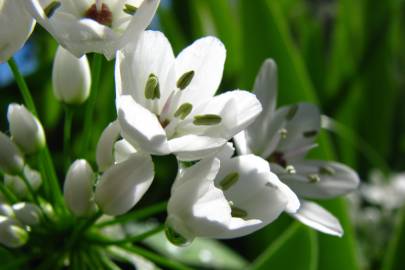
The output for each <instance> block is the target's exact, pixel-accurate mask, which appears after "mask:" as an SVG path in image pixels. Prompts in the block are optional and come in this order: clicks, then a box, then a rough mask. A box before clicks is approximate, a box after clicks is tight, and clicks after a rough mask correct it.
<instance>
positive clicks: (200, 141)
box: [169, 135, 226, 161]
mask: <svg viewBox="0 0 405 270" xmlns="http://www.w3.org/2000/svg"><path fill="white" fill-rule="evenodd" d="M225 143H226V140H225V139H222V138H213V137H207V136H197V135H186V136H182V137H179V138H175V139H171V140H170V141H169V147H170V150H171V152H173V153H174V154H175V155H176V156H177V158H178V159H179V160H182V161H192V160H199V159H202V158H205V157H208V156H213V155H215V153H217V152H218V151H219V150H220V149H221V147H222V146H223V145H224V144H225Z"/></svg>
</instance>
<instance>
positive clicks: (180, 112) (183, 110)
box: [174, 103, 193, 120]
mask: <svg viewBox="0 0 405 270" xmlns="http://www.w3.org/2000/svg"><path fill="white" fill-rule="evenodd" d="M192 109H193V105H191V104H190V103H183V104H182V105H181V106H180V107H179V108H178V109H177V111H176V112H175V113H174V117H178V118H180V119H181V120H184V119H185V118H186V117H187V115H189V114H190V112H191V110H192Z"/></svg>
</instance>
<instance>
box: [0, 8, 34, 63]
mask: <svg viewBox="0 0 405 270" xmlns="http://www.w3.org/2000/svg"><path fill="white" fill-rule="evenodd" d="M0 25H1V27H0V37H1V38H0V63H1V62H4V61H7V60H8V59H9V58H11V57H12V56H13V54H14V53H15V52H16V51H18V50H19V49H20V48H21V47H22V46H23V45H24V43H25V42H26V41H27V39H28V37H29V36H30V35H31V32H32V30H33V29H34V25H35V20H34V18H33V17H32V16H31V14H29V13H28V12H27V11H26V10H25V9H24V7H23V5H22V4H21V3H20V2H19V1H16V0H0Z"/></svg>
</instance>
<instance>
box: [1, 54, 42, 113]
mask: <svg viewBox="0 0 405 270" xmlns="http://www.w3.org/2000/svg"><path fill="white" fill-rule="evenodd" d="M8 65H9V67H10V69H11V72H12V73H13V75H14V78H15V81H16V83H17V85H18V87H19V88H20V92H21V95H22V97H23V99H24V103H25V105H26V106H27V108H28V110H30V111H31V112H32V113H33V114H34V115H35V116H38V113H37V109H36V108H35V103H34V101H33V99H32V96H31V93H30V90H29V89H28V86H27V83H26V82H25V80H24V77H23V76H22V74H21V72H20V70H19V69H18V66H17V63H16V62H15V61H14V59H13V58H10V60H8Z"/></svg>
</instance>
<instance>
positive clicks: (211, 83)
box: [176, 37, 226, 106]
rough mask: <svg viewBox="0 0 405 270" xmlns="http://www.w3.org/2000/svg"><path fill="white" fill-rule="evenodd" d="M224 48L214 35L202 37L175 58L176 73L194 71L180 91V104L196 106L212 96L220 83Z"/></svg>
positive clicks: (180, 74) (224, 53) (179, 75)
mask: <svg viewBox="0 0 405 270" xmlns="http://www.w3.org/2000/svg"><path fill="white" fill-rule="evenodd" d="M225 57H226V50H225V47H224V45H223V44H222V42H221V41H220V40H219V39H217V38H215V37H204V38H201V39H199V40H197V41H195V42H194V43H193V44H191V45H190V46H189V47H187V48H185V49H184V50H183V51H182V52H181V53H180V54H179V55H178V56H177V58H176V75H177V78H176V79H179V78H180V77H181V76H182V75H183V74H185V73H186V72H189V71H194V77H193V79H192V80H191V82H190V83H189V84H188V86H187V87H186V88H185V89H184V90H183V91H182V97H181V104H182V103H186V102H188V103H191V104H193V105H194V106H197V105H198V104H199V103H200V102H201V101H204V100H207V99H209V98H211V97H213V96H214V94H215V92H216V91H217V89H218V87H219V84H220V83H221V79H222V73H223V70H224V63H225Z"/></svg>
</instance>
